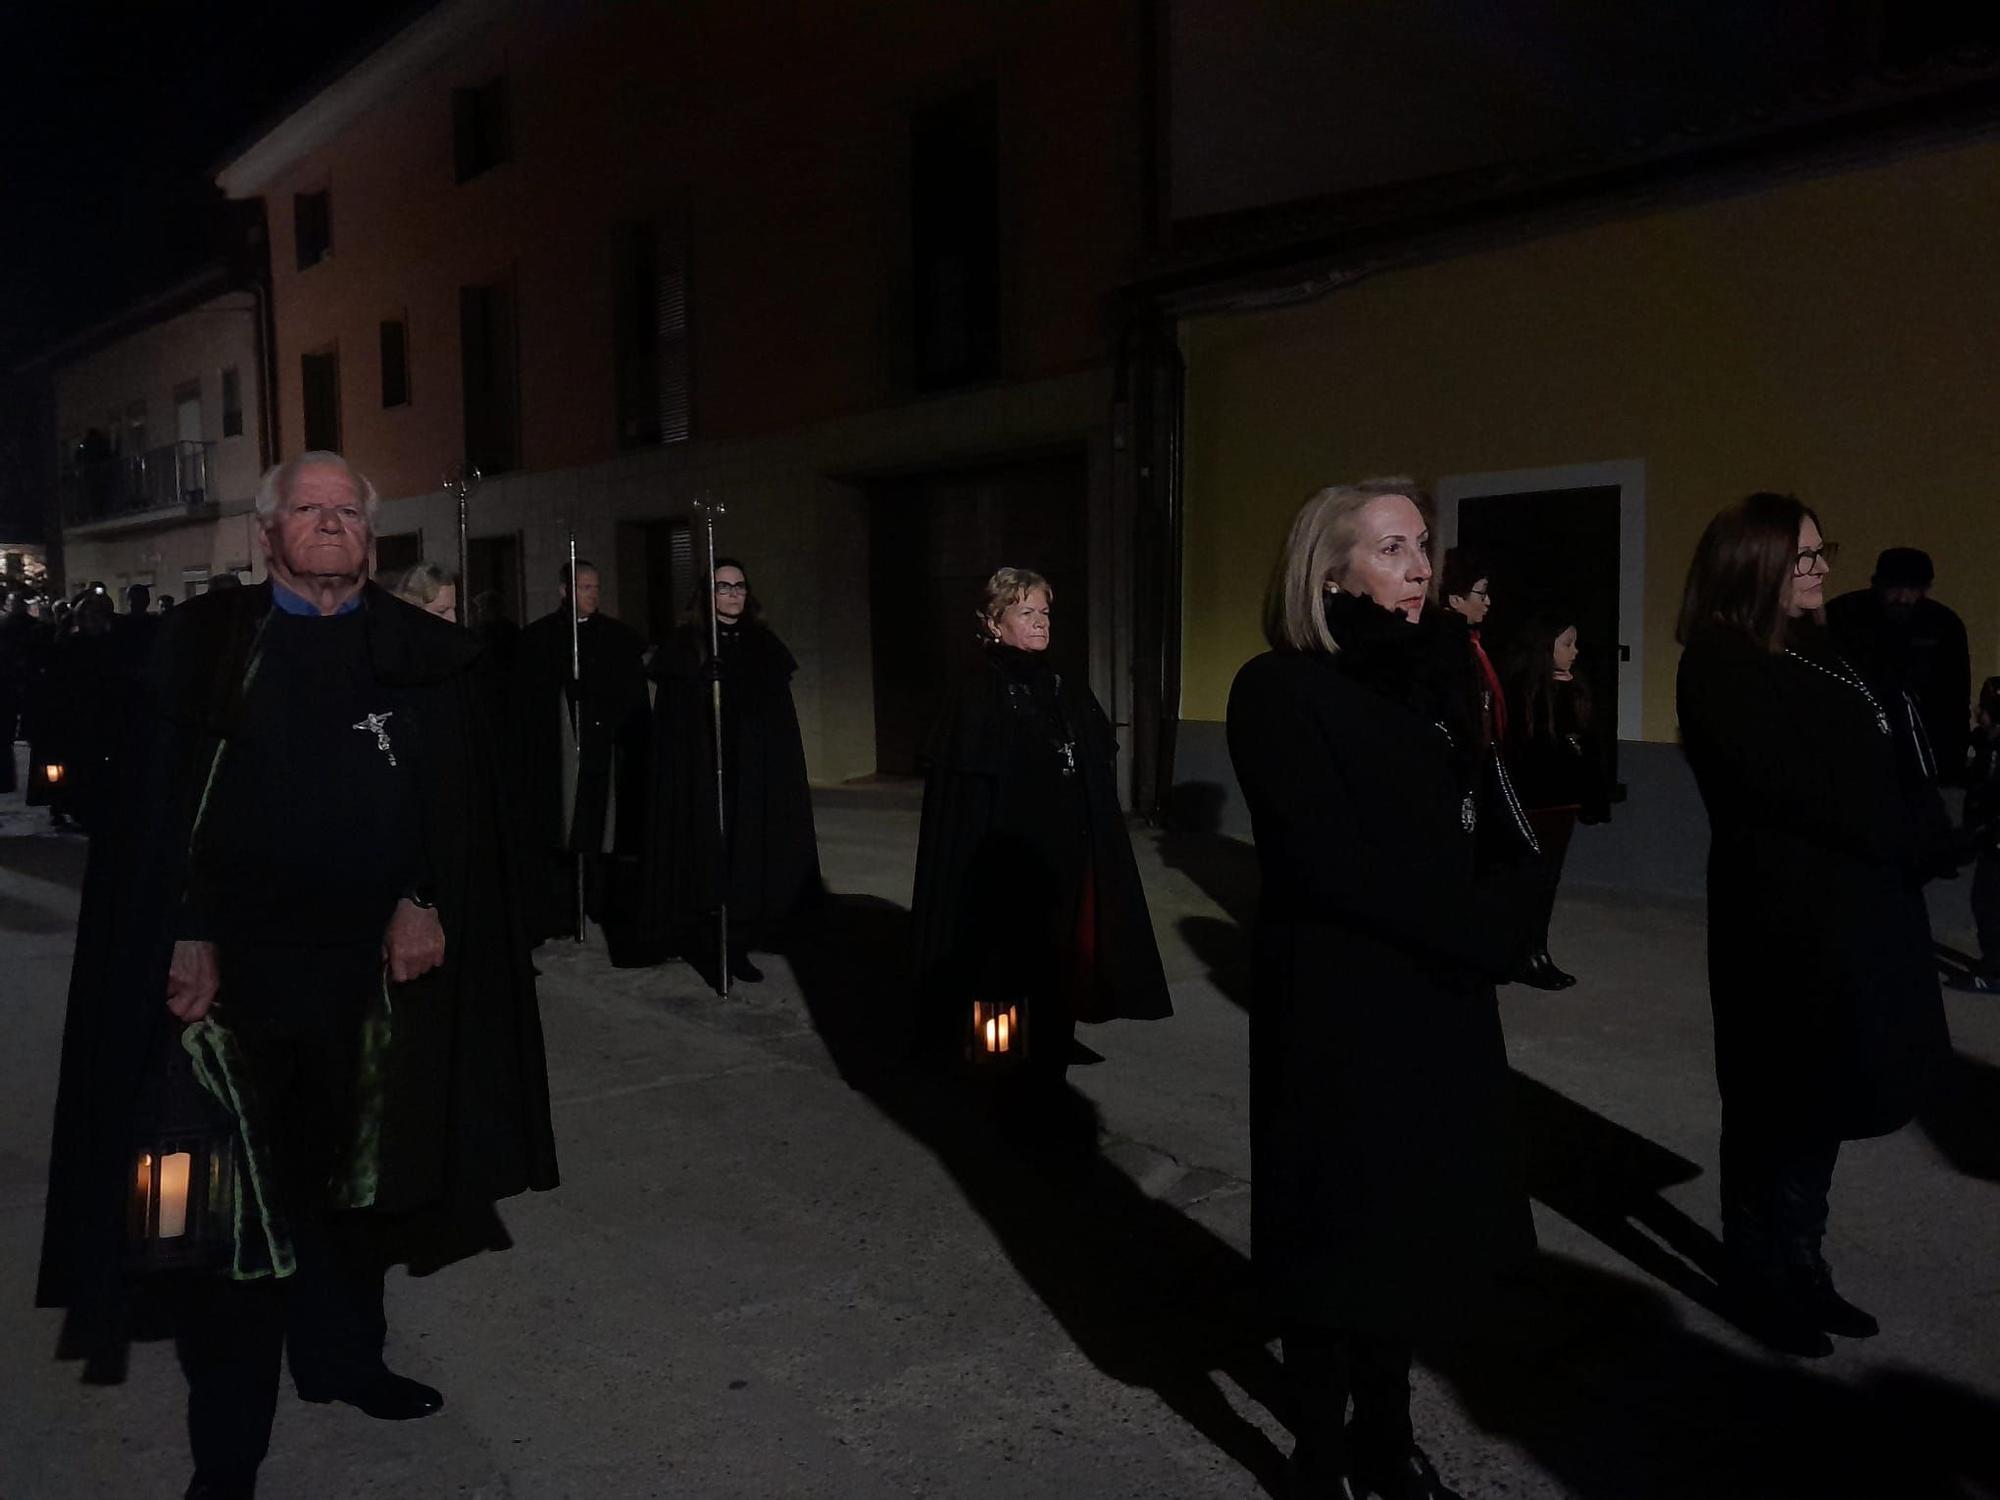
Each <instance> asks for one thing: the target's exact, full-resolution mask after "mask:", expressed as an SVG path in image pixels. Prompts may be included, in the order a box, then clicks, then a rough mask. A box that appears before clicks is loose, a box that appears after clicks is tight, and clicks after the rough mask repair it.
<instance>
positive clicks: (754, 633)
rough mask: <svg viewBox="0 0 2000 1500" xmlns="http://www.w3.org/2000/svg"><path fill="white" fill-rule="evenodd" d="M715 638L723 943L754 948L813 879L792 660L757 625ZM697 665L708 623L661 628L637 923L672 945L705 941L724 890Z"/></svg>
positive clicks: (708, 700) (702, 663) (815, 847)
mask: <svg viewBox="0 0 2000 1500" xmlns="http://www.w3.org/2000/svg"><path fill="white" fill-rule="evenodd" d="M721 640H722V655H721V668H720V672H721V678H722V758H723V781H724V785H725V788H726V791H725V802H724V811H725V813H726V822H727V828H728V837H729V859H728V867H729V878H728V886H727V889H728V892H729V927H730V934H731V937H730V942H731V945H732V946H735V947H743V946H745V945H750V944H754V945H757V946H760V947H761V946H763V945H765V944H767V943H770V942H774V941H776V940H777V938H778V936H779V934H780V931H781V929H782V928H783V926H784V924H785V922H786V921H787V920H789V919H790V918H791V917H792V916H793V915H794V914H795V913H796V912H797V911H798V910H799V909H800V908H801V907H802V906H804V905H805V904H807V903H808V902H809V901H811V900H812V899H814V898H815V897H816V896H817V895H818V894H819V892H820V889H821V886H820V873H819V839H818V835H817V833H816V832H815V830H814V827H813V810H812V789H811V787H810V785H809V784H808V783H807V781H806V752H805V743H804V741H803V739H802V738H801V737H800V734H799V715H798V710H797V709H796V708H795V707H794V706H793V703H792V674H793V673H795V672H797V671H798V666H799V664H798V663H797V662H796V661H794V660H793V659H792V653H791V652H789V651H787V650H786V649H785V643H784V642H783V641H781V640H779V639H778V637H777V635H776V633H775V632H773V631H772V630H771V629H770V628H769V627H768V626H766V625H763V624H762V623H758V622H752V623H749V624H745V625H741V626H738V627H737V628H736V629H734V630H724V631H723V632H721ZM707 663H708V638H707V631H706V629H705V628H697V627H695V626H693V625H686V626H683V627H681V628H680V629H679V630H677V631H675V632H674V633H673V634H672V635H671V636H669V637H668V638H667V640H666V642H665V644H664V645H662V646H661V647H660V649H659V651H658V653H657V654H656V655H655V656H654V659H653V665H652V668H651V671H652V675H653V677H654V678H655V679H656V680H657V682H658V684H659V692H658V696H657V697H656V699H655V701H654V704H653V755H652V765H653V769H652V794H651V822H650V825H649V829H650V836H649V838H648V840H647V847H646V880H645V897H644V905H643V912H644V917H643V922H644V924H646V925H647V927H648V931H649V934H650V936H651V937H652V939H653V942H654V944H655V945H657V944H658V943H661V942H664V943H666V944H667V945H668V946H669V947H670V948H671V950H672V951H675V952H681V953H701V952H706V951H707V949H709V948H712V947H713V946H714V943H715V938H714V929H713V927H712V926H711V925H710V924H711V923H712V922H713V920H714V918H713V913H714V912H715V910H716V907H717V906H718V904H719V893H720V891H721V889H722V888H723V887H722V886H721V885H720V883H719V882H718V879H717V876H718V874H719V872H720V871H721V868H722V863H723V862H722V860H721V859H720V858H719V857H718V854H717V843H716V826H715V799H716V788H715V716H714V712H713V709H712V706H711V704H712V694H711V692H710V683H709V681H708V679H707V677H706V676H705V675H704V669H705V667H706V665H707Z"/></svg>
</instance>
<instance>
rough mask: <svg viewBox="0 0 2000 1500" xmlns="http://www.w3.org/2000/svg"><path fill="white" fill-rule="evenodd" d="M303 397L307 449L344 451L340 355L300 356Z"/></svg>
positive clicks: (336, 352) (328, 351)
mask: <svg viewBox="0 0 2000 1500" xmlns="http://www.w3.org/2000/svg"><path fill="white" fill-rule="evenodd" d="M299 394H300V396H301V398H302V399H303V400H304V403H305V418H306V423H305V438H306V447H307V448H308V449H309V450H310V451H312V452H316V453H318V452H325V453H338V452H339V451H340V351H339V350H337V349H323V350H321V351H320V352H319V353H317V354H304V355H301V356H299Z"/></svg>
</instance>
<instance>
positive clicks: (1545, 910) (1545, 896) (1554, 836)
mask: <svg viewBox="0 0 2000 1500" xmlns="http://www.w3.org/2000/svg"><path fill="white" fill-rule="evenodd" d="M1528 826H1529V827H1530V828H1532V829H1534V830H1535V842H1536V843H1538V844H1540V845H1541V846H1542V866H1543V877H1544V878H1543V884H1542V889H1541V890H1540V891H1538V892H1537V893H1536V909H1535V946H1536V948H1538V949H1540V950H1541V951H1542V952H1544V953H1546V952H1548V951H1549V924H1550V923H1551V922H1552V921H1554V920H1555V914H1556V892H1557V890H1559V889H1560V888H1561V886H1562V878H1563V865H1564V864H1565V863H1567V861H1568V860H1569V843H1570V838H1571V837H1572V836H1573V835H1574V834H1575V833H1576V809H1575V808H1573V807H1544V808H1531V809H1529V811H1528Z"/></svg>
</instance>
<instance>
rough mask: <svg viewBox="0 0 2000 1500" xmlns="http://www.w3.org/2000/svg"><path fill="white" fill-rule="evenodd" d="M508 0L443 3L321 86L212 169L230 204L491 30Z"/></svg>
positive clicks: (259, 188)
mask: <svg viewBox="0 0 2000 1500" xmlns="http://www.w3.org/2000/svg"><path fill="white" fill-rule="evenodd" d="M506 9H507V5H506V0H442V3H440V4H438V5H436V6H434V7H433V8H431V9H430V10H427V11H425V12H424V13H423V14H422V15H420V16H418V17H417V18H416V19H415V20H414V21H412V22H410V23H409V24H408V25H407V26H405V27H403V28H402V29H401V30H400V31H398V32H396V33H395V34H394V35H393V36H391V37H390V38H389V40H388V41H386V42H384V43H383V44H382V45H381V46H379V47H377V48H375V49H374V50H373V51H371V52H369V53H367V54H366V55H365V56H364V57H363V58H362V59H361V60H360V61H359V62H357V63H355V64H354V65H353V66H351V67H348V68H345V69H343V70H341V71H339V72H337V73H336V74H335V75H334V76H333V77H332V78H331V79H330V80H327V81H324V82H321V83H320V84H318V85H316V86H315V87H314V88H313V89H312V90H311V91H310V92H309V93H307V94H306V95H305V96H304V97H303V99H302V101H301V102H300V103H298V104H296V105H295V106H293V107H292V108H291V109H290V110H289V111H288V112H287V113H286V114H284V115H283V116H282V117H281V118H280V119H279V120H278V122H277V123H276V124H275V125H272V126H271V127H270V128H268V129H267V130H265V131H264V132H263V134H261V135H259V136H258V137H257V138H256V139H255V140H253V141H252V142H251V143H250V144H249V145H248V146H246V147H244V148H243V149H242V150H241V151H239V152H238V153H236V154H235V155H234V156H232V157H231V158H230V159H229V160H228V161H226V162H225V163H223V164H222V165H221V166H220V167H218V168H217V169H216V173H215V182H216V186H218V187H220V188H221V189H222V191H223V195H224V196H225V197H229V198H255V197H257V196H259V195H260V194H261V193H263V192H264V190H265V189H266V188H268V187H269V186H270V185H271V183H272V181H273V180H274V179H275V178H277V177H278V176H279V174H281V173H283V172H284V171H285V170H287V169H288V168H290V167H291V166H292V165H293V164H295V163H296V162H298V161H300V160H301V159H303V158H304V157H306V156H309V155H310V154H311V153H313V152H314V151H317V150H318V149H319V148H320V147H322V146H324V145H326V144H327V143H328V142H329V141H331V140H333V139H334V138H335V137H336V136H338V135H339V134H340V132H341V131H343V130H345V129H346V128H347V127H348V126H349V125H351V124H353V123H354V121H356V120H358V119H360V118H361V117H362V116H363V115H365V114H367V113H368V112H369V111H370V110H372V109H375V108H378V107H379V106H381V105H382V104H383V103H385V102H386V101H388V100H390V99H392V98H394V97H395V96H396V95H397V94H399V93H401V92H402V91H403V90H404V89H406V88H407V87H408V86H409V85H410V84H411V83H412V82H413V81H414V80H415V79H416V78H417V77H418V76H419V75H421V74H422V73H424V72H425V71H426V70H427V69H429V68H431V67H432V66H433V65H435V64H436V63H437V61H438V60H439V59H440V58H442V57H445V56H448V55H449V54H450V53H452V52H453V51H455V50H456V49H458V48H459V47H461V46H463V45H464V44H465V43H466V42H468V41H470V40H471V39H472V38H473V37H475V36H477V35H478V34H479V33H480V32H482V31H484V30H485V29H486V28H487V27H489V26H491V25H492V24H493V23H494V22H495V21H496V20H497V19H499V17H500V16H501V14H502V13H503V12H504V11H505V10H506Z"/></svg>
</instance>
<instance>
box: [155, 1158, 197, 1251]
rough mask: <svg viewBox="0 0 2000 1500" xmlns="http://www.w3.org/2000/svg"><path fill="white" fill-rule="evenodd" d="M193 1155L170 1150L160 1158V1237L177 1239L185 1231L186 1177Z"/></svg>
mask: <svg viewBox="0 0 2000 1500" xmlns="http://www.w3.org/2000/svg"><path fill="white" fill-rule="evenodd" d="M193 1170H194V1157H192V1156H191V1155H189V1154H188V1153H187V1152H185V1151H170V1152H168V1153H167V1154H166V1155H165V1156H163V1157H161V1158H160V1238H161V1239H163V1240H177V1239H179V1238H180V1237H181V1236H182V1235H184V1234H186V1233H187V1218H188V1177H189V1176H190V1174H191V1173H192V1172H193Z"/></svg>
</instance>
